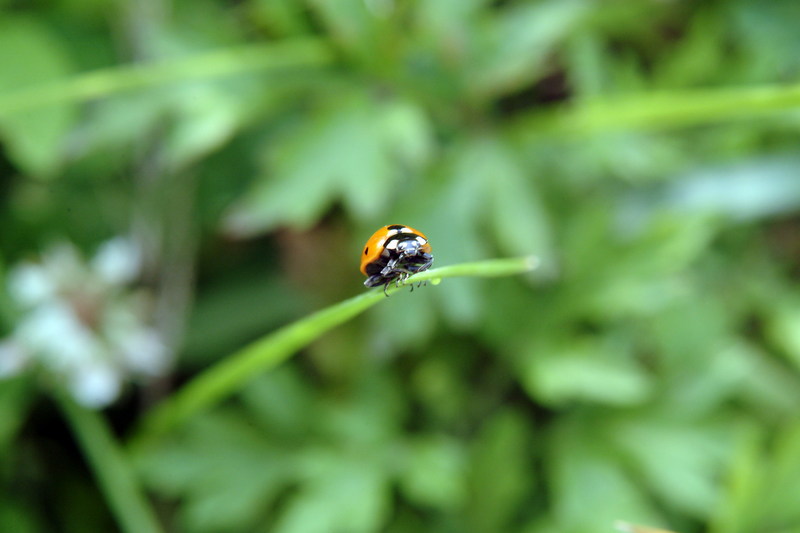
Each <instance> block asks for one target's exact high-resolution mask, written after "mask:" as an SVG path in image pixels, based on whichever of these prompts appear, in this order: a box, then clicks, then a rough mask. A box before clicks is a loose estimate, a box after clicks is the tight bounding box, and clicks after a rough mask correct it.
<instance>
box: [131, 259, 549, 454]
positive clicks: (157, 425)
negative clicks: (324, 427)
mask: <svg viewBox="0 0 800 533" xmlns="http://www.w3.org/2000/svg"><path fill="white" fill-rule="evenodd" d="M536 265H537V261H536V258H534V257H520V258H514V259H495V260H489V261H478V262H475V263H463V264H460V265H452V266H446V267H442V268H437V269H433V270H428V271H425V272H421V273H419V274H416V275H415V276H412V277H411V278H409V279H408V283H411V282H415V283H416V282H420V281H428V280H433V281H434V282H436V280H438V279H440V278H449V277H455V276H478V277H493V276H510V275H514V274H520V273H523V272H528V271H530V270H532V269H533V268H535V267H536ZM401 288H402V287H399V288H398V287H390V288H389V289H388V291H387V292H388V293H389V294H391V293H393V292H395V291H397V290H400V289H401ZM383 300H384V295H383V289H381V288H378V289H374V290H371V291H369V292H365V293H362V294H359V295H358V296H354V297H352V298H349V299H347V300H345V301H343V302H340V303H338V304H334V305H332V306H330V307H327V308H325V309H322V310H321V311H317V312H316V313H313V314H311V315H309V316H307V317H305V318H302V319H300V320H298V321H297V322H294V323H292V324H289V325H288V326H285V327H283V328H281V329H279V330H277V331H275V332H274V333H271V334H269V335H266V336H265V337H263V338H261V339H259V340H257V341H255V342H253V343H252V344H250V345H249V346H245V347H244V348H243V349H242V350H240V351H238V352H235V353H233V354H232V355H230V356H228V357H226V358H225V359H223V360H222V361H220V362H219V363H217V364H216V365H214V366H212V367H211V368H209V369H208V370H206V371H205V372H203V373H201V374H200V375H199V376H197V377H196V378H194V379H193V380H192V381H190V382H189V383H188V384H187V385H185V386H184V387H183V388H182V389H180V390H179V391H177V392H176V393H175V394H173V395H172V396H171V397H169V398H167V399H166V400H165V401H164V402H163V403H162V404H161V405H159V406H157V407H156V408H155V409H154V410H153V411H151V412H150V413H149V414H148V415H146V416H145V418H144V420H143V422H142V424H141V427H140V430H139V432H138V433H137V434H136V435H135V436H134V439H133V446H134V447H136V446H141V445H143V444H144V443H147V442H150V441H151V440H152V439H154V438H155V437H157V436H158V435H160V434H162V433H163V432H165V431H167V430H169V429H170V428H173V427H175V426H176V425H177V424H179V423H180V422H181V421H183V420H185V419H187V418H189V417H190V416H192V415H193V414H195V413H197V412H198V411H200V410H201V409H203V408H205V407H208V406H210V405H212V404H214V403H216V402H218V401H220V400H222V399H223V398H225V397H227V396H229V395H230V394H232V393H234V392H235V391H237V390H238V389H240V388H241V387H242V386H243V385H244V384H245V383H246V382H247V381H248V380H249V379H250V378H252V377H253V376H255V375H256V374H258V373H259V372H263V371H265V370H267V369H269V368H272V367H274V366H275V365H277V364H278V363H281V362H282V361H284V360H286V359H288V358H289V357H290V356H291V355H292V354H294V353H295V352H296V351H297V350H299V349H300V348H302V347H303V346H305V345H307V344H308V343H310V342H311V341H313V340H314V339H316V338H317V337H319V336H320V335H322V334H323V333H325V332H326V331H328V330H330V329H331V328H333V327H335V326H338V325H339V324H342V323H344V322H346V321H348V320H350V319H351V318H353V317H354V316H356V315H358V314H359V313H361V312H362V311H364V310H366V309H368V308H370V307H372V306H373V305H375V304H376V303H378V302H381V301H383Z"/></svg>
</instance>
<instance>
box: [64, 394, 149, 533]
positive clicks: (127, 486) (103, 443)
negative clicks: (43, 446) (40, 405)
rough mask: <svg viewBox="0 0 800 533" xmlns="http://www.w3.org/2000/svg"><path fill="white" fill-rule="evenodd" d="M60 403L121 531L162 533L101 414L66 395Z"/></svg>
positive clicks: (131, 469) (128, 464) (129, 466)
mask: <svg viewBox="0 0 800 533" xmlns="http://www.w3.org/2000/svg"><path fill="white" fill-rule="evenodd" d="M57 401H58V405H59V407H60V408H61V411H62V412H63V413H64V416H65V418H66V419H67V421H68V422H69V425H70V428H71V429H72V433H73V434H74V435H75V438H76V440H77V441H78V444H79V445H80V447H81V449H82V450H83V454H84V455H85V457H86V461H87V462H88V463H89V465H90V466H91V468H92V471H93V472H94V475H95V477H96V478H97V482H98V484H99V486H100V489H101V491H102V493H103V494H104V496H105V497H106V500H107V501H108V504H109V507H110V508H111V511H112V513H113V514H114V516H115V517H116V519H117V523H118V524H119V527H120V530H122V531H124V532H125V533H161V532H162V531H163V529H162V528H161V526H160V525H159V523H158V521H157V520H156V517H155V515H154V513H153V510H152V509H151V507H150V506H149V504H148V503H147V499H146V498H145V495H144V492H143V491H142V490H141V488H140V487H139V483H138V481H137V479H136V476H135V475H134V472H133V467H132V466H131V464H130V463H129V461H128V459H127V457H126V456H125V453H124V452H123V450H122V449H121V447H120V445H119V444H118V443H117V441H116V439H115V438H114V436H113V434H112V433H111V430H110V429H109V427H108V424H107V423H106V421H105V419H104V418H103V417H102V416H101V415H100V414H99V413H98V412H96V411H92V410H90V409H86V408H84V407H82V406H80V405H78V404H76V403H75V402H74V401H73V400H72V398H69V397H67V395H66V394H58V395H57Z"/></svg>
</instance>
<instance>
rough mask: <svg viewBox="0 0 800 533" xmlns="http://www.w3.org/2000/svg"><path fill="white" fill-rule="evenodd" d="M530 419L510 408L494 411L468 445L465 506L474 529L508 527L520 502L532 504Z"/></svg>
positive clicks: (488, 530) (488, 531) (533, 475)
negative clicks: (468, 461) (472, 444)
mask: <svg viewBox="0 0 800 533" xmlns="http://www.w3.org/2000/svg"><path fill="white" fill-rule="evenodd" d="M534 447H535V441H534V438H533V435H532V434H531V431H530V423H529V420H527V419H526V418H525V417H524V416H523V415H521V414H520V413H517V412H515V411H512V410H510V409H507V410H504V411H501V412H499V413H497V414H496V415H494V416H493V417H492V418H491V420H489V422H488V424H487V425H486V426H485V427H484V428H482V430H481V432H480V434H479V435H478V438H477V440H476V442H475V445H474V446H473V449H472V456H471V468H470V474H469V498H468V503H467V506H466V509H467V514H468V515H469V517H470V519H469V521H470V523H472V524H473V527H474V531H478V532H486V533H491V532H497V531H509V530H510V524H509V523H510V521H511V520H512V519H513V518H514V515H515V514H516V513H517V512H518V509H519V508H520V507H521V506H523V505H532V504H535V502H531V501H530V499H531V490H532V489H533V487H534V483H535V482H536V481H537V475H538V473H537V471H536V470H535V466H534V463H533V457H534V449H533V448H534Z"/></svg>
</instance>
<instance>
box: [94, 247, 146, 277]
mask: <svg viewBox="0 0 800 533" xmlns="http://www.w3.org/2000/svg"><path fill="white" fill-rule="evenodd" d="M140 267H141V254H140V252H139V249H138V247H137V246H136V245H135V244H134V243H133V242H132V241H131V240H130V239H126V238H123V237H117V238H115V239H111V240H110V241H108V242H106V243H104V244H103V245H102V246H101V247H100V250H99V251H98V252H97V255H95V257H94V259H93V260H92V270H94V272H95V273H96V274H97V275H99V276H100V277H101V278H102V279H104V280H105V281H106V282H107V283H109V284H111V285H119V284H123V283H130V282H131V281H133V280H134V279H136V275H137V274H138V273H139V269H140Z"/></svg>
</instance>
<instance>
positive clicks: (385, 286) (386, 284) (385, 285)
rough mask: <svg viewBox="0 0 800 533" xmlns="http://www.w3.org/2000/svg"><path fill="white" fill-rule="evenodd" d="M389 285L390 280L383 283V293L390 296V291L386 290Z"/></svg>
mask: <svg viewBox="0 0 800 533" xmlns="http://www.w3.org/2000/svg"><path fill="white" fill-rule="evenodd" d="M388 287H389V283H388V282H387V283H384V284H383V295H384V296H386V297H387V298H388V297H389V293H388V292H386V289H387V288H388Z"/></svg>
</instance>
